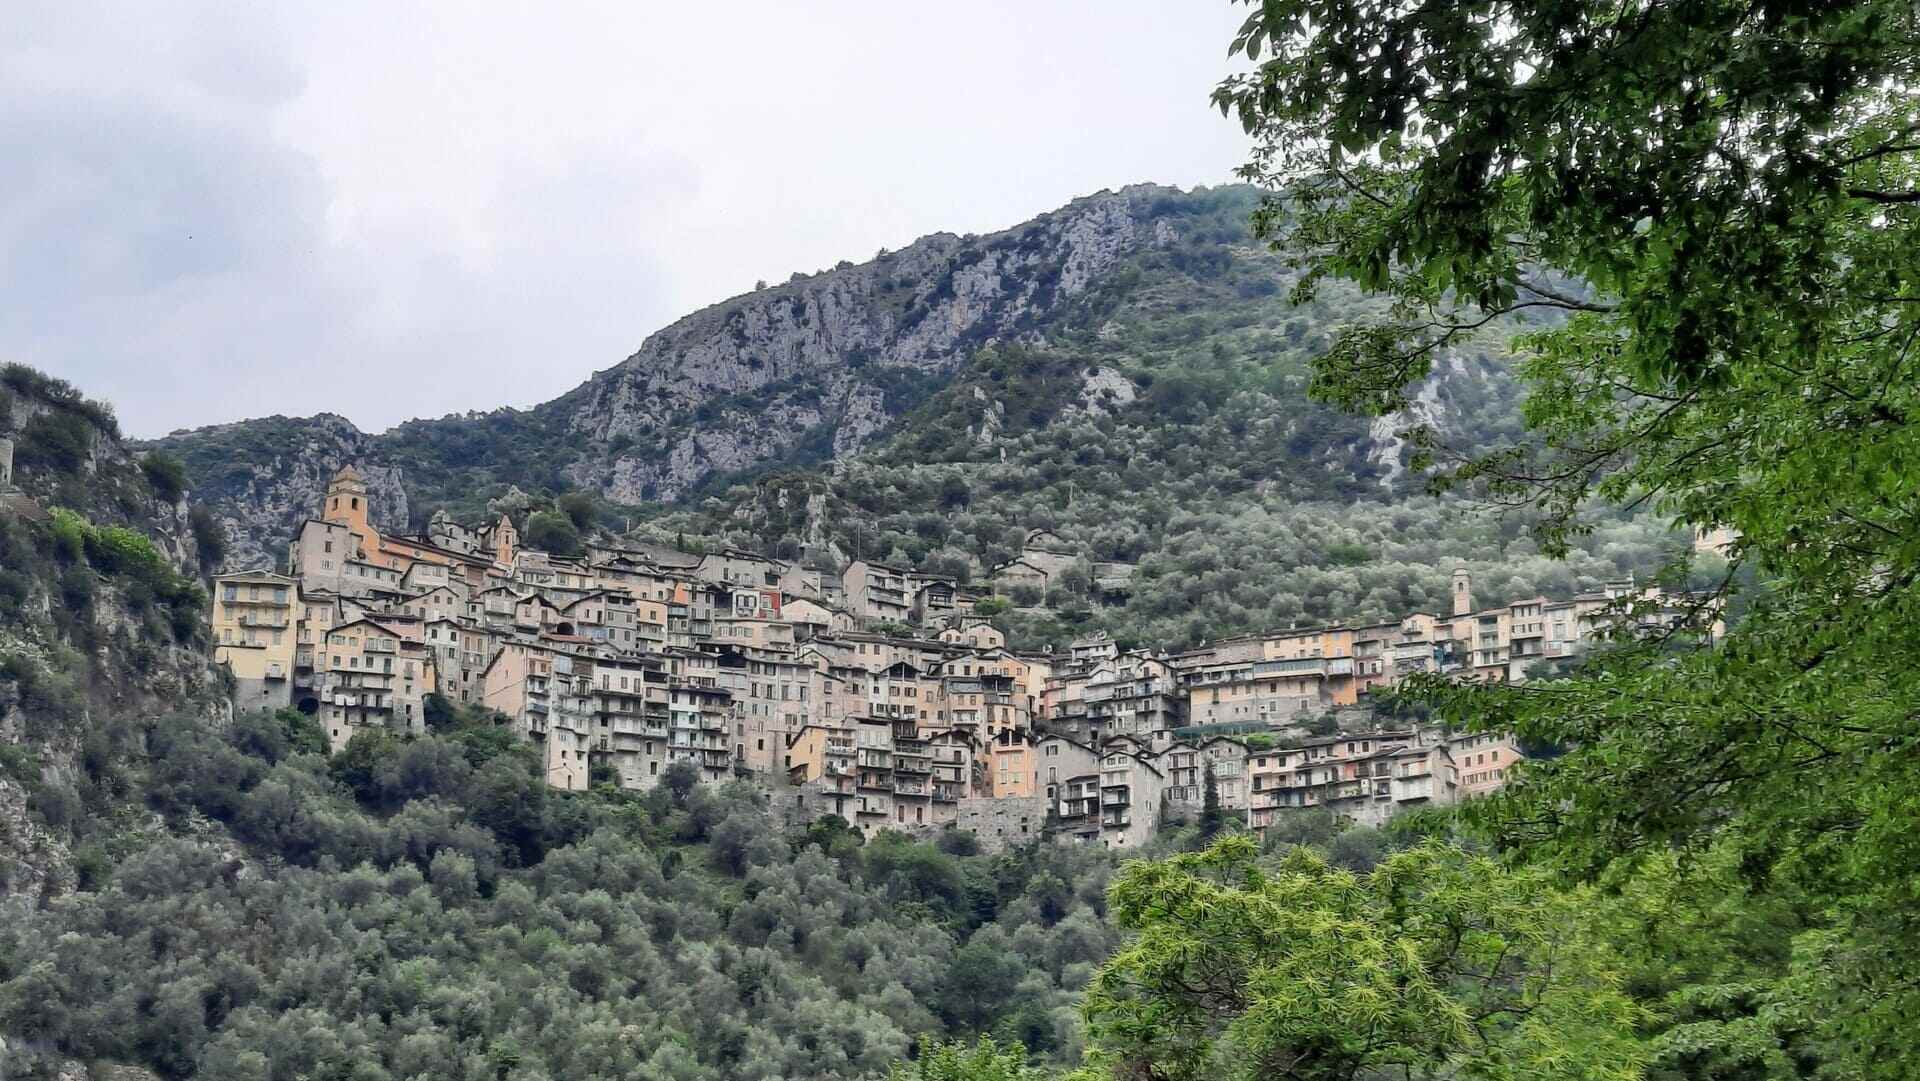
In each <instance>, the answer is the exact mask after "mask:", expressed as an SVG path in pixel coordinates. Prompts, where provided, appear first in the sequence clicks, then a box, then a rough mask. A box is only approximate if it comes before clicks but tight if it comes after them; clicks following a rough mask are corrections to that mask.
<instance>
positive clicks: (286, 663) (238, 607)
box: [212, 571, 302, 710]
mask: <svg viewBox="0 0 1920 1081" xmlns="http://www.w3.org/2000/svg"><path fill="white" fill-rule="evenodd" d="M301 607H302V602H301V598H300V580H299V579H297V578H294V577H291V576H289V575H284V574H271V573H268V572H266V571H242V572H240V573H238V574H222V575H217V576H215V578H214V580H213V615H212V621H213V622H212V629H213V661H214V663H215V664H217V665H220V666H222V667H224V668H225V669H226V670H227V672H228V673H229V674H231V675H232V677H233V684H234V690H233V704H234V708H235V709H246V710H251V709H281V708H284V707H286V706H290V705H292V704H293V703H294V695H293V687H294V672H295V661H296V654H297V653H298V646H299V643H298V634H299V618H298V616H299V612H300V610H301Z"/></svg>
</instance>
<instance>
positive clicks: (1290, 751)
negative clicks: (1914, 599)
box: [212, 466, 1691, 848]
mask: <svg viewBox="0 0 1920 1081" xmlns="http://www.w3.org/2000/svg"><path fill="white" fill-rule="evenodd" d="M1078 559H1079V554H1078V553H1077V552H1075V551H1074V550H1073V549H1072V547H1071V546H1070V545H1068V544H1067V543H1066V542H1064V541H1062V540H1061V538H1059V537H1057V536H1054V535H1053V534H1051V533H1048V532H1045V531H1040V530H1036V531H1034V532H1033V533H1032V534H1030V535H1029V536H1028V538H1027V543H1026V545H1025V551H1024V552H1023V553H1022V554H1021V555H1020V556H1019V557H1018V558H1016V559H1014V560H1012V561H1010V562H1009V563H1008V564H1005V565H1003V566H1001V567H998V568H995V569H994V571H993V572H992V581H991V589H992V590H996V591H1003V590H1009V589H1012V588H1015V587H1019V588H1021V589H1022V590H1032V589H1040V590H1044V589H1045V588H1047V586H1048V580H1049V578H1050V577H1051V576H1055V575H1058V574H1060V573H1062V571H1063V570H1064V569H1065V568H1067V567H1069V566H1072V565H1073V564H1075V562H1076V561H1077V560H1078ZM287 567H288V569H289V570H290V571H291V573H290V574H279V573H274V572H270V571H242V572H238V573H230V574H223V575H220V576H218V577H217V578H216V579H215V583H214V584H215V589H214V605H213V610H212V621H213V639H214V642H215V650H216V652H215V659H216V661H217V662H218V663H220V664H221V665H223V666H224V667H225V669H226V670H227V671H228V672H229V673H230V674H231V676H232V679H233V688H234V692H233V693H234V700H235V705H236V707H237V708H240V709H273V708H294V709H298V710H300V711H301V712H303V713H306V714H309V715H311V716H312V717H313V718H314V719H315V720H316V721H317V722H318V723H319V724H320V726H321V727H322V728H323V729H324V730H325V732H326V735H327V738H328V741H329V743H330V746H331V748H332V750H334V751H336V752H337V751H339V750H341V749H343V748H344V747H346V745H347V743H348V742H349V741H350V740H351V739H352V738H353V736H354V735H355V734H356V733H358V732H361V731H364V730H368V729H375V730H389V731H395V732H400V733H419V732H423V731H425V730H426V728H427V724H428V720H429V716H428V715H429V712H430V710H432V709H433V708H435V707H436V706H437V707H439V708H442V709H444V708H445V707H446V705H447V704H449V703H458V704H463V705H468V706H475V707H482V708H484V709H487V710H490V711H494V712H496V713H497V714H498V715H500V716H501V717H504V718H505V722H504V723H506V724H508V725H510V726H511V729H512V731H513V733H514V734H515V735H516V737H518V738H521V739H524V740H527V741H529V742H531V743H532V744H533V745H535V746H536V747H538V748H539V749H540V754H541V756H542V759H543V761H544V768H545V775H546V780H547V783H548V784H549V785H551V786H552V787H554V788H558V789H570V790H583V789H585V788H587V787H589V786H590V785H593V784H605V783H612V784H618V785H619V786H621V787H623V788H627V789H647V788H651V787H652V786H654V785H656V784H658V783H660V781H661V779H662V777H663V776H664V775H665V774H666V773H667V772H668V770H669V768H670V767H672V766H673V765H674V763H677V762H686V763H688V764H689V766H687V767H681V769H682V771H685V770H687V769H691V770H693V771H696V776H697V777H698V778H699V779H700V780H702V781H706V782H722V781H727V780H731V779H736V778H744V779H751V780H753V781H755V782H758V783H760V784H761V785H763V786H764V787H765V788H766V789H767V791H768V792H769V794H770V795H769V798H770V806H771V807H772V809H773V812H774V813H775V814H776V815H777V816H779V817H780V818H782V819H783V820H786V821H802V820H807V819H812V818H817V817H821V816H826V815H838V816H840V817H841V818H843V819H844V820H846V821H847V822H849V823H851V824H853V825H854V826H856V827H858V828H859V829H860V830H861V831H862V832H864V833H868V834H871V833H874V832H877V831H879V830H882V829H899V830H905V831H908V832H921V831H927V830H935V829H942V828H948V827H952V828H959V829H963V830H968V831H971V832H972V833H974V834H975V835H976V836H977V837H978V838H979V840H980V841H981V843H982V845H983V846H986V847H989V848H994V847H1000V846H1005V845H1008V844H1016V843H1021V842H1024V841H1028V840H1033V839H1036V838H1039V837H1042V836H1051V837H1054V838H1058V839H1063V840H1071V841H1079V842H1085V843H1098V844H1102V845H1106V846H1109V847H1114V848H1135V847H1138V846H1140V845H1142V844H1144V843H1145V842H1146V841H1147V840H1148V839H1150V838H1151V837H1152V835H1153V833H1154V831H1155V830H1156V828H1158V826H1159V825H1160V824H1161V823H1162V822H1163V821H1165V820H1168V819H1169V816H1174V819H1173V820H1186V819H1188V818H1190V817H1191V816H1193V815H1195V814H1197V813H1199V812H1200V811H1201V810H1202V809H1203V808H1204V807H1206V806H1207V805H1208V804H1209V802H1210V801H1211V803H1212V805H1213V806H1215V807H1216V808H1217V809H1218V811H1219V812H1220V813H1222V814H1225V815H1228V816H1231V817H1232V818H1234V819H1236V820H1241V821H1244V822H1245V823H1246V824H1247V825H1248V826H1249V827H1251V828H1253V829H1255V830H1261V829H1264V828H1266V827H1268V826H1270V825H1272V824H1273V823H1274V822H1275V821H1276V820H1277V819H1278V818H1279V817H1280V816H1282V815H1285V814H1287V813H1288V812H1289V811H1296V810H1301V809H1307V808H1324V809H1327V810H1330V811H1332V812H1333V813H1335V814H1337V815H1339V816H1341V817H1343V818H1346V819H1349V820H1351V821H1354V822H1358V823H1365V824H1378V823H1379V822H1381V821H1384V820H1385V819H1386V818H1388V817H1390V816H1391V815H1393V814H1394V813H1395V812H1397V811H1399V810H1401V809H1403V808H1409V807H1420V806H1433V805H1444V804H1450V803H1454V802H1456V801H1459V800H1462V799H1467V798H1471V797H1474V796H1477V795H1481V794H1484V793H1487V792H1491V791H1494V790H1496V789H1498V788H1499V787H1500V786H1501V784H1502V783H1503V781H1504V779H1505V777H1506V774H1507V771H1508V770H1509V769H1510V768H1511V767H1512V766H1513V765H1514V764H1515V763H1516V762H1518V761H1519V760H1520V757H1521V752H1520V749H1519V748H1518V746H1517V745H1516V743H1515V742H1514V741H1513V740H1512V739H1511V738H1507V737H1504V736H1500V735H1492V734H1484V733H1462V732H1454V731H1450V730H1449V729H1447V728H1446V727H1445V726H1443V725H1439V724H1409V725H1406V726H1404V727H1398V728H1395V727H1388V726H1383V725H1381V724H1379V723H1341V721H1342V719H1343V718H1345V719H1348V720H1349V721H1351V720H1353V719H1355V718H1363V717H1366V716H1367V715H1368V713H1369V710H1368V703H1369V701H1370V699H1371V696H1372V695H1373V693H1374V692H1376V691H1378V690H1380V689H1382V688H1385V687H1390V686H1392V685H1393V684H1394V683H1396V682H1397V681H1398V680H1400V679H1401V678H1402V677H1404V676H1406V675H1408V674H1410V673H1415V672H1440V673H1457V674H1458V675H1459V676H1461V677H1462V678H1471V679H1478V680H1492V681H1521V680H1524V679H1526V678H1527V677H1528V675H1529V674H1530V673H1537V672H1539V671H1541V670H1543V666H1544V669H1545V670H1551V669H1552V668H1553V667H1554V666H1556V665H1564V664H1566V663H1568V662H1569V661H1570V660H1571V659H1572V658H1575V657H1576V656H1577V655H1579V654H1580V653H1581V652H1582V651H1583V650H1584V649H1586V648H1588V647H1589V646H1590V645H1591V644H1592V643H1593V642H1595V641H1596V640H1597V639H1598V638H1599V637H1601V636H1603V635H1605V634H1607V633H1609V631H1610V630H1611V629H1615V628H1618V627H1619V626H1620V624H1621V621H1622V620H1629V619H1630V620H1632V621H1634V623H1635V626H1634V627H1633V628H1632V629H1634V630H1640V629H1644V628H1650V627H1658V626H1665V625H1669V624H1671V623H1673V622H1676V621H1679V620H1681V619H1683V618H1685V617H1686V615H1687V610H1688V607H1689V605H1690V603H1691V602H1690V601H1689V599H1688V598H1686V597H1683V596H1674V595H1665V594H1662V593H1661V592H1660V591H1659V590H1658V589H1654V588H1639V587H1636V586H1635V585H1634V584H1633V583H1631V582H1622V583H1616V584H1610V585H1608V586H1607V587H1606V588H1604V589H1603V590H1600V591H1596V592H1593V593H1588V594H1582V595H1579V596H1574V597H1569V598H1564V599H1549V598H1545V597H1536V598H1532V599H1528V600H1521V601H1515V602H1512V603H1509V604H1506V605H1502V606H1499V607H1493V608H1479V607H1476V606H1475V604H1474V599H1473V591H1472V583H1471V581H1470V579H1469V577H1468V575H1467V573H1466V571H1464V570H1460V571H1456V572H1455V574H1454V579H1453V590H1452V604H1451V611H1449V612H1447V613H1434V612H1413V613H1409V614H1407V615H1406V616H1405V617H1403V618H1401V619H1399V620H1394V621H1390V622H1385V623H1378V624H1368V625H1363V626H1339V627H1316V628H1311V629H1302V628H1293V629H1288V630H1284V631H1273V632H1268V633H1264V634H1255V635H1245V636H1241V637H1236V638H1232V639H1225V640H1220V641H1214V642H1210V643H1207V644H1206V645H1204V646H1203V647H1201V648H1198V649H1192V650H1186V651H1181V652H1175V653H1169V652H1166V651H1164V650H1154V649H1148V648H1132V649H1121V648H1120V646H1119V644H1118V643H1116V642H1114V641H1112V640H1110V639H1108V638H1106V637H1105V636H1093V637H1089V638H1086V639H1083V640H1080V641H1076V642H1074V643H1072V645H1071V647H1070V648H1069V649H1068V650H1066V651H1065V652H1044V653H1040V652H1025V651H1014V650H1010V649H1008V648H1007V645H1006V640H1005V636H1004V635H1003V634H1002V633H1001V631H999V630H998V629H996V628H995V627H994V626H993V624H992V622H991V621H990V619H989V618H988V617H987V616H986V615H984V614H981V613H980V612H979V611H977V610H976V609H978V608H981V607H986V608H987V609H988V610H989V611H991V610H994V608H995V607H996V606H991V605H983V602H984V601H986V600H988V599H990V598H992V597H993V593H992V592H976V591H973V590H970V589H967V588H963V587H961V586H960V585H959V584H957V583H956V582H955V581H954V580H953V579H951V578H946V577H941V576H937V575H929V574H922V573H918V572H915V571H913V570H911V569H907V568H902V567H894V566H887V565H884V564H881V563H875V562H872V561H868V560H854V561H853V562H852V563H851V564H849V565H847V566H846V567H844V568H842V569H841V570H840V571H839V573H837V574H836V573H832V572H828V571H822V570H817V569H810V568H808V567H805V566H802V565H800V564H797V563H791V562H786V561H782V560H776V559H770V558H766V557H764V556H760V555H757V554H754V553H751V552H746V551H740V550H734V549H728V550H723V551H718V552H709V553H706V554H692V553H687V552H682V551H678V550H676V549H674V548H671V547H666V546H662V545H657V544H649V543H641V542H624V543H623V544H621V545H619V546H614V545H603V544H589V545H588V546H587V550H586V554H585V555H584V556H582V557H580V558H572V559H566V558H559V557H557V556H554V555H551V554H549V553H546V552H541V551H538V550H535V549H533V548H531V547H528V546H527V545H525V544H523V543H522V542H521V538H520V536H519V534H518V531H517V530H516V529H515V527H514V525H513V522H512V521H511V520H510V519H509V518H508V517H506V516H504V515H503V516H501V517H500V518H499V519H498V520H497V521H494V522H492V523H489V524H485V525H482V526H479V527H477V528H474V527H468V526H464V525H460V524H457V523H455V522H453V521H451V520H450V519H449V518H448V517H447V516H446V515H445V514H444V513H441V514H436V515H435V516H434V517H433V519H432V520H431V522H430V524H429V526H428V529H427V532H426V535H425V536H401V535H395V534H390V533H382V532H381V531H380V530H379V529H377V528H376V527H375V526H374V525H373V524H372V522H371V519H370V514H369V501H368V489H367V485H366V482H365V480H364V478H363V477H362V476H361V475H360V474H359V472H358V471H356V470H355V469H354V468H353V467H351V466H348V467H345V468H343V469H341V470H340V471H339V472H338V473H337V474H336V475H335V476H334V477H333V478H332V480H331V482H330V484H329V486H328V490H327V493H326V496H325V498H324V502H323V506H322V507H321V512H320V516H319V517H317V518H311V519H308V520H307V521H305V522H304V523H303V524H302V525H301V526H300V529H299V531H298V534H297V536H295V538H294V539H293V541H292V544H291V547H290V549H289V553H288V561H287ZM1096 570H1097V572H1098V574H1099V577H1100V580H1101V581H1102V582H1103V583H1104V585H1103V588H1107V589H1113V590H1123V589H1125V588H1126V585H1127V582H1126V579H1127V576H1128V571H1130V570H1131V568H1130V567H1126V566H1124V565H1113V566H1104V565H1103V566H1101V567H1099V568H1097V569H1096ZM1629 611H1631V612H1632V614H1631V615H1626V614H1623V613H1626V612H1629Z"/></svg>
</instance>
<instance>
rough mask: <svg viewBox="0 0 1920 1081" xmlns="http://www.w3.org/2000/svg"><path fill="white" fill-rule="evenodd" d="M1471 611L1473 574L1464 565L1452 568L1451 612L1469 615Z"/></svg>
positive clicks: (1457, 614) (1458, 614)
mask: <svg viewBox="0 0 1920 1081" xmlns="http://www.w3.org/2000/svg"><path fill="white" fill-rule="evenodd" d="M1472 612H1473V576H1472V575H1471V574H1468V573H1467V568H1465V567H1455V568H1453V614H1454V615H1456V616H1464V615H1471V614H1472Z"/></svg>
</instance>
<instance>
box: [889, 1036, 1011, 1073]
mask: <svg viewBox="0 0 1920 1081" xmlns="http://www.w3.org/2000/svg"><path fill="white" fill-rule="evenodd" d="M1045 1077H1046V1074H1044V1073H1042V1072H1041V1071H1040V1070H1037V1069H1035V1068H1033V1067H1031V1066H1028V1065H1027V1049H1026V1048H1024V1047H1022V1046H1020V1045H1019V1044H1017V1043H1005V1044H1003V1043H998V1042H996V1041H995V1040H994V1038H993V1037H992V1036H982V1037H980V1039H979V1040H978V1041H976V1042H975V1043H973V1044H971V1045H969V1044H966V1043H963V1042H961V1041H959V1040H953V1041H936V1042H930V1043H926V1044H923V1045H922V1046H921V1048H920V1054H919V1057H917V1058H915V1059H914V1060H913V1061H912V1062H903V1063H895V1064H894V1067H893V1069H892V1070H890V1071H888V1073H887V1081H1042V1079H1043V1078H1045Z"/></svg>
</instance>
